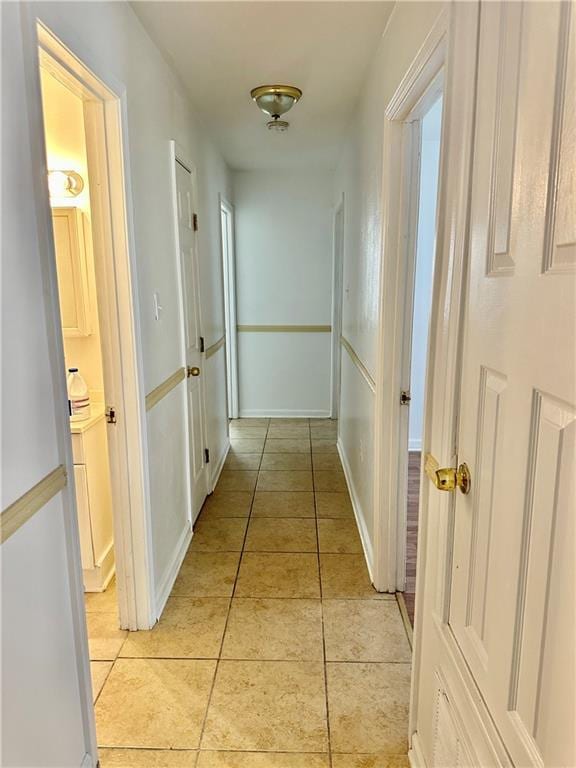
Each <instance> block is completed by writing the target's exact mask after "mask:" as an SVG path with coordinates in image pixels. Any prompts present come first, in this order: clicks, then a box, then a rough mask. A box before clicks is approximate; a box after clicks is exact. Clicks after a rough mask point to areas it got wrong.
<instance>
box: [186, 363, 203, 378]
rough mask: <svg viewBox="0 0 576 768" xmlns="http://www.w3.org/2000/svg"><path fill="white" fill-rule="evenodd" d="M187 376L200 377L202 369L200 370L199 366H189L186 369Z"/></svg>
mask: <svg viewBox="0 0 576 768" xmlns="http://www.w3.org/2000/svg"><path fill="white" fill-rule="evenodd" d="M186 374H187V376H188V377H190V376H200V368H198V366H197V365H192V366H190V365H189V366H188V368H187V369H186Z"/></svg>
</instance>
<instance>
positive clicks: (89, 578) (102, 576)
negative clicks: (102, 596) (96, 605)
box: [82, 541, 116, 592]
mask: <svg viewBox="0 0 576 768" xmlns="http://www.w3.org/2000/svg"><path fill="white" fill-rule="evenodd" d="M115 571H116V561H115V559H114V542H113V541H111V542H110V544H109V545H108V547H107V548H106V551H105V552H104V554H103V555H102V557H101V558H100V560H99V562H98V563H97V564H96V565H95V566H94V568H83V569H82V581H83V583H84V590H85V591H86V592H104V590H105V589H106V587H107V586H108V584H110V582H111V581H112V577H113V576H114V573H115Z"/></svg>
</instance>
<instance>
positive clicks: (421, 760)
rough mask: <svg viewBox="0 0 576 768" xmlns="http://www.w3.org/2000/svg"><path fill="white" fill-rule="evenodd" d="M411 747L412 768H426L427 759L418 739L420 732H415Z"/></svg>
mask: <svg viewBox="0 0 576 768" xmlns="http://www.w3.org/2000/svg"><path fill="white" fill-rule="evenodd" d="M410 743H411V747H410V749H409V750H408V760H409V762H410V768H426V759H425V757H424V753H423V752H422V746H421V744H420V739H419V737H418V731H414V733H413V734H412V738H411V740H410Z"/></svg>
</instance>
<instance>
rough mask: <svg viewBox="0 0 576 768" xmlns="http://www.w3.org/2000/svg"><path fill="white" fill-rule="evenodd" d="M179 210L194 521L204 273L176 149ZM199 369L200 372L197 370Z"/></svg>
mask: <svg viewBox="0 0 576 768" xmlns="http://www.w3.org/2000/svg"><path fill="white" fill-rule="evenodd" d="M174 174H175V175H174V180H175V185H174V186H175V212H176V224H177V248H178V256H179V261H180V279H181V289H182V322H183V329H184V332H183V354H184V365H185V367H186V371H187V377H186V391H187V406H188V443H189V457H188V460H189V467H190V488H191V490H190V500H191V501H190V503H191V522H192V523H193V522H194V520H195V519H196V517H197V516H198V514H199V512H200V509H201V508H202V504H203V503H204V499H205V498H206V495H207V493H208V490H209V478H208V467H207V457H206V454H205V450H206V445H207V443H206V418H205V407H204V384H203V373H204V372H203V367H204V358H203V355H202V348H201V341H200V338H201V335H202V331H201V322H202V318H201V311H200V274H199V265H198V252H197V242H196V240H197V238H196V231H195V222H196V221H197V219H196V214H195V210H194V200H195V197H194V192H195V187H194V171H193V170H192V169H191V166H190V164H189V163H188V162H187V161H186V160H183V159H180V157H179V154H178V151H177V149H176V148H174ZM197 372H198V373H197Z"/></svg>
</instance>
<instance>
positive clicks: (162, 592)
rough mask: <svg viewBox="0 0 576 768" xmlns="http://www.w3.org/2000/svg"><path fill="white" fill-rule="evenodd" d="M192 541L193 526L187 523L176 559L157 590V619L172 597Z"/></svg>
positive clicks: (177, 549)
mask: <svg viewBox="0 0 576 768" xmlns="http://www.w3.org/2000/svg"><path fill="white" fill-rule="evenodd" d="M191 541H192V526H188V525H187V526H186V527H185V528H184V529H183V530H182V532H181V534H180V538H179V539H178V544H177V545H176V555H175V556H174V559H173V560H172V562H171V563H170V565H169V566H168V568H166V570H165V571H164V575H163V576H162V579H161V580H160V584H159V586H158V589H157V591H156V621H157V620H158V619H159V618H160V616H162V612H163V610H164V608H165V606H166V603H167V601H168V598H169V597H170V593H171V592H172V587H173V586H174V582H175V581H176V577H177V576H178V573H179V571H180V568H181V566H182V561H183V560H184V558H185V556H186V552H187V551H188V547H189V546H190V542H191Z"/></svg>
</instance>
